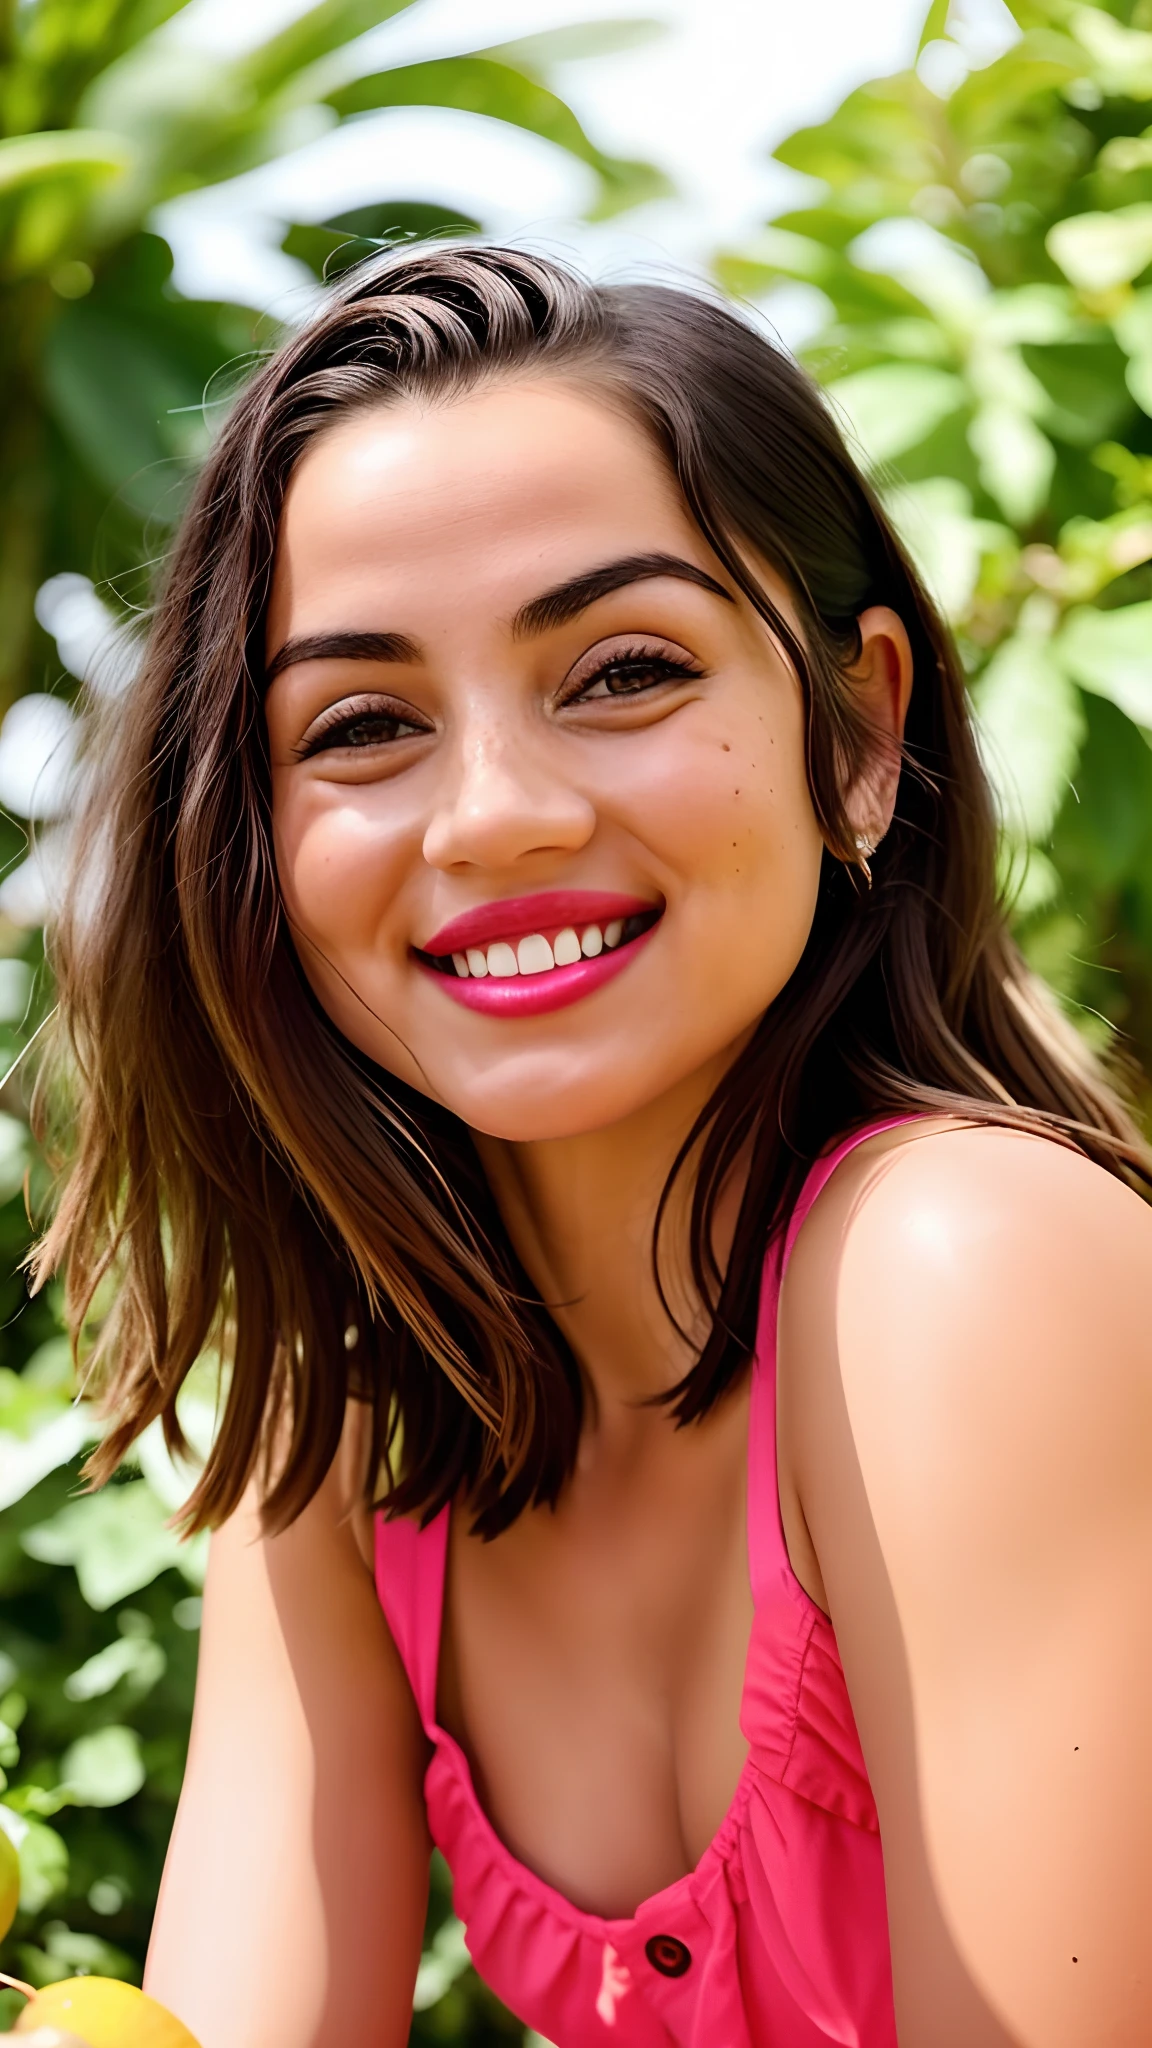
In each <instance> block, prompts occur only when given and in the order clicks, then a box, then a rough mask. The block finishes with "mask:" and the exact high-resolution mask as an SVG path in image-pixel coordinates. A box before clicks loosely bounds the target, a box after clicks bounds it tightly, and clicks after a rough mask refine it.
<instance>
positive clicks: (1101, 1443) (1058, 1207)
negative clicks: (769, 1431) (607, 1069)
mask: <svg viewBox="0 0 1152 2048" xmlns="http://www.w3.org/2000/svg"><path fill="white" fill-rule="evenodd" d="M886 1136H887V1138H888V1142H887V1143H884V1141H883V1140H881V1141H870V1142H869V1143H868V1144H865V1145H863V1146H861V1147H860V1148H859V1150H858V1152H856V1153H854V1154H852V1155H850V1156H849V1158H848V1159H846V1160H845V1161H844V1162H843V1164H842V1166H841V1167H840V1168H839V1169H838V1171H837V1172H836V1174H835V1175H834V1176H833V1178H832V1180H831V1182H830V1183H829V1185H828V1187H827V1188H826V1189H825V1191H824V1192H823V1193H822V1195H821V1196H820V1198H819V1200H818V1202H817V1203H816V1204H815V1206H814V1208H813V1211H812V1214H811V1216H810V1217H809V1219H808V1221H807V1222H806V1224H805V1226H804V1229H803V1230H802V1232H801V1234H800V1238H799V1240H798V1242H797V1246H796V1252H795V1255H794V1262H793V1263H794V1271H790V1273H789V1276H788V1282H787V1283H786V1291H785V1294H786V1298H785V1301H784V1303H783V1305H782V1351H784V1349H785V1348H786V1347H788V1346H789V1345H790V1348H791V1354H792V1356H793V1358H796V1357H798V1356H802V1357H803V1358H804V1360H805V1361H806V1366H805V1373H804V1376H803V1381H804V1383H803V1385H802V1386H801V1387H800V1388H798V1389H797V1390H796V1392H795V1394H794V1398H793V1410H794V1414H795V1419H796V1428H797V1453H798V1459H799V1461H800V1464H799V1467H798V1478H799V1479H800V1481H801V1490H802V1492H803V1491H806V1490H807V1489H806V1488H805V1486H804V1477H803V1467H804V1466H807V1469H808V1474H809V1477H810V1480H811V1482H812V1483H813V1484H815V1483H816V1480H817V1474H816V1471H815V1469H814V1466H813V1458H814V1456H815V1457H819V1456H820V1452H819V1448H818V1447H819V1446H821V1445H823V1446H826V1445H827V1444H828V1443H829V1441H831V1437H830V1434H829V1424H830V1420H831V1411H832V1409H836V1410H837V1411H838V1412H839V1413H840V1414H841V1415H842V1416H843V1418H844V1420H845V1421H846V1422H847V1423H848V1425H849V1428H850V1432H851V1438H852V1442H853V1452H854V1457H855V1458H858V1459H859V1461H860V1466H861V1469H862V1470H863V1472H864V1475H865V1479H866V1484H867V1488H868V1492H869V1496H870V1498H871V1499H872V1502H873V1506H874V1507H875V1506H878V1505H880V1504H881V1503H882V1502H888V1504H889V1505H890V1506H891V1507H892V1509H893V1511H894V1512H896V1511H897V1510H900V1509H902V1510H903V1512H906V1513H907V1514H908V1515H909V1516H915V1517H916V1518H918V1519H919V1518H921V1517H923V1518H925V1519H924V1520H922V1521H921V1527H922V1529H924V1528H930V1527H932V1526H940V1527H941V1529H942V1538H943V1540H947V1535H948V1528H949V1524H950V1523H951V1526H952V1533H953V1534H955V1533H956V1524H955V1521H954V1519H953V1512H952V1511H954V1514H955V1515H959V1516H961V1518H962V1519H966V1516H967V1513H968V1508H969V1506H970V1498H971V1491H972V1488H973V1487H974V1486H975V1487H976V1488H977V1489H978V1490H979V1491H980V1492H981V1493H982V1494H984V1495H986V1497H987V1499H988V1500H989V1501H990V1502H992V1503H993V1504H994V1511H993V1521H995V1519H996V1514H997V1512H999V1513H1003V1514H1004V1515H1007V1516H1009V1517H1010V1516H1011V1514H1012V1513H1013V1512H1014V1506H1015V1508H1018V1507H1019V1505H1020V1503H1021V1500H1022V1499H1023V1498H1024V1497H1025V1496H1027V1497H1028V1498H1029V1500H1030V1501H1031V1502H1032V1504H1033V1507H1034V1508H1035V1511H1036V1513H1037V1514H1038V1515H1039V1516H1040V1518H1041V1519H1042V1520H1043V1519H1046V1518H1047V1517H1046V1504H1047V1509H1048V1510H1050V1511H1051V1512H1055V1511H1056V1507H1057V1503H1062V1505H1061V1506H1060V1513H1061V1515H1062V1516H1063V1517H1064V1518H1065V1521H1067V1520H1068V1517H1069V1507H1068V1496H1067V1492H1066V1489H1067V1488H1068V1487H1069V1486H1073V1487H1074V1489H1075V1496H1076V1498H1077V1499H1078V1500H1079V1501H1080V1502H1081V1503H1083V1505H1084V1507H1085V1510H1086V1511H1089V1510H1090V1506H1091V1500H1092V1495H1093V1489H1094V1484H1095V1482H1096V1481H1097V1480H1099V1482H1100V1484H1102V1485H1103V1484H1108V1485H1110V1486H1114V1485H1116V1484H1123V1482H1124V1480H1125V1478H1126V1477H1127V1478H1128V1479H1130V1481H1131V1483H1132V1484H1133V1485H1134V1486H1135V1485H1137V1484H1139V1485H1140V1486H1143V1485H1144V1477H1143V1474H1142V1473H1140V1475H1139V1478H1138V1472H1137V1466H1136V1464H1133V1469H1132V1471H1131V1473H1128V1472H1127V1463H1128V1460H1129V1457H1130V1455H1131V1453H1132V1452H1134V1450H1135V1447H1136V1445H1137V1444H1138V1443H1141V1444H1142V1443H1145V1442H1146V1441H1147V1431H1148V1428H1149V1425H1150V1424H1152V1319H1150V1318H1149V1316H1148V1289H1149V1280H1150V1278H1152V1208H1149V1206H1148V1204H1147V1203H1145V1202H1144V1201H1143V1200H1142V1199H1141V1197H1140V1196H1139V1195H1138V1194H1136V1193H1135V1192H1134V1191H1133V1190H1132V1189H1131V1188H1129V1187H1127V1186H1126V1185H1125V1184H1124V1183H1123V1182H1122V1181H1120V1180H1118V1179H1117V1178H1116V1177H1115V1176H1114V1175H1112V1174H1110V1173H1108V1172H1106V1171H1105V1170H1104V1169H1103V1168H1101V1167H1098V1166H1096V1165H1095V1164H1094V1163H1093V1162H1092V1161H1090V1160H1088V1159H1087V1158H1086V1157H1085V1156H1084V1155H1083V1154H1082V1153H1080V1152H1078V1151H1075V1150H1073V1149H1071V1148H1070V1147H1068V1146H1065V1145H1063V1144H1059V1143H1056V1142H1053V1141H1050V1140H1047V1139H1044V1138H1040V1137H1033V1136H1031V1135H1029V1134H1027V1133H1021V1132H1017V1131H1012V1130H1008V1129H1004V1128H1001V1127H988V1126H985V1127H964V1126H954V1127H952V1128H936V1129H935V1130H931V1131H926V1132H925V1133H924V1134H923V1135H919V1136H915V1135H912V1134H911V1133H907V1132H900V1133H899V1134H886ZM897 1136H898V1142H893V1139H894V1138H896V1137H897ZM809 1366H810V1370H809V1369H808V1368H809ZM805 1446H807V1453H806V1449H805ZM1139 1462H1140V1464H1141V1465H1142V1463H1143V1453H1142V1452H1141V1457H1140V1461H1139ZM966 1503H967V1505H966Z"/></svg>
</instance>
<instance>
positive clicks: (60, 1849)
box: [16, 1815, 68, 1913]
mask: <svg viewBox="0 0 1152 2048" xmlns="http://www.w3.org/2000/svg"><path fill="white" fill-rule="evenodd" d="M19 1820H20V1824H21V1828H22V1832H21V1834H20V1837H19V1840H18V1841H17V1843H16V1849H17V1853H18V1855H19V1857H20V1910H21V1912H23V1913H41V1912H43V1910H44V1907H45V1906H46V1905H47V1904H48V1901H49V1900H50V1899H53V1898H55V1897H56V1895H57V1893H58V1892H62V1891H63V1890H64V1888H65V1886H66V1885H67V1883H68V1850H67V1847H66V1846H65V1844H64V1843H63V1842H62V1841H61V1839H60V1836H59V1835H58V1834H57V1833H56V1830H55V1828H50V1827H49V1826H48V1825H47V1823H46V1822H45V1821H42V1820H36V1819H34V1818H33V1817H32V1816H31V1815H29V1816H27V1817H25V1816H24V1815H20V1816H19Z"/></svg>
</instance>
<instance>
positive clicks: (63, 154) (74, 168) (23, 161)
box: [0, 128, 132, 192]
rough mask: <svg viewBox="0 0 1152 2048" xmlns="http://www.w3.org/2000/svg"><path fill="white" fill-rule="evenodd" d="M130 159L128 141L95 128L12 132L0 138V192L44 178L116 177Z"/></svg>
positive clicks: (130, 150) (12, 190) (98, 178)
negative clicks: (34, 132)
mask: <svg viewBox="0 0 1152 2048" xmlns="http://www.w3.org/2000/svg"><path fill="white" fill-rule="evenodd" d="M131 161H132V148H131V144H130V143H129V142H128V141H127V140H126V139H125V137H124V136H123V135H115V134H111V133H101V131H100V130H99V129H95V128H72V129H51V130H49V131H48V132H47V133H44V134H38V135H11V136H7V137H6V138H5V139H4V140H3V141H0V192H14V191H16V190H17V189H18V188H19V187H20V186H22V185H32V184H39V183H40V182H41V181H42V180H43V179H46V178H56V177H76V178H83V179H87V180H89V181H91V182H93V183H96V182H98V181H100V180H101V179H104V178H111V177H115V176H116V175H117V174H118V173H119V172H121V171H124V170H126V169H127V167H128V165H129V164H130V163H131Z"/></svg>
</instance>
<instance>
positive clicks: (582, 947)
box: [413, 889, 663, 1017]
mask: <svg viewBox="0 0 1152 2048" xmlns="http://www.w3.org/2000/svg"><path fill="white" fill-rule="evenodd" d="M662 913H663V905H662V904H660V903H652V902H645V901H644V900H643V899H642V898H640V897H636V896H623V895H619V894H617V893H615V892H612V891H607V890H591V889H556V890H549V891H546V892H542V893H541V894H539V895H535V896H509V897H504V898H501V899H498V900H497V901H495V902H493V903H484V904H480V905H478V906H477V907H476V909H474V910H467V911H464V912H463V913H462V914H461V915H460V916H459V917H454V918H451V919H450V920H449V922H448V923H447V924H446V925H442V926H441V928H440V929H439V931H437V932H435V933H434V934H433V936H432V937H431V938H430V939H429V940H428V941H427V942H426V943H425V944H424V945H423V946H420V947H415V948H414V949H413V951H414V954H415V957H416V959H417V960H418V961H419V962H420V965H421V966H422V967H423V968H424V969H425V971H426V972H427V973H429V974H434V975H435V976H436V978H437V980H439V981H440V982H441V983H442V985H443V988H444V992H445V994H447V995H451V996H453V997H454V998H455V1000H456V1001H457V1002H458V1003H461V1004H463V1006H464V1007H465V1008H466V1009H470V1010H479V1011H482V1012H484V1013H486V1014H487V1015H489V1016H498V1017H533V1016H540V1015H542V1014H544V1013H545V1012H547V1011H549V1010H557V1009H561V1008H564V1007H566V1006H567V1005H568V1004H569V1003H574V1002H578V1001H579V1000H580V998H581V997H582V996H585V995H590V994H591V993H592V991H593V990H594V989H597V988H601V987H602V986H603V985H604V983H605V982H607V981H610V980H612V979H613V978H614V977H615V976H616V975H617V974H619V973H620V972H621V971H622V970H623V969H624V968H625V967H626V966H627V965H628V964H629V962H630V961H631V960H633V959H635V957H636V955H637V952H638V951H639V949H640V947H641V946H642V945H643V944H644V943H645V942H646V940H647V939H648V938H649V936H650V934H651V932H652V930H653V929H654V927H655V926H656V924H658V923H659V920H660V917H661V915H662Z"/></svg>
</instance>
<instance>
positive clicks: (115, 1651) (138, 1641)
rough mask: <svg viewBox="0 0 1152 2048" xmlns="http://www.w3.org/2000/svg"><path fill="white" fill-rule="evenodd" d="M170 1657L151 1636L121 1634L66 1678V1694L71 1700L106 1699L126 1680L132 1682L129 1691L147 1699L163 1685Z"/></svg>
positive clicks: (137, 1696)
mask: <svg viewBox="0 0 1152 2048" xmlns="http://www.w3.org/2000/svg"><path fill="white" fill-rule="evenodd" d="M167 1662H168V1660H167V1658H166V1657H165V1655H164V1652H163V1650H162V1649H161V1647H160V1645H159V1643H157V1642H154V1641H153V1639H152V1637H151V1636H143V1635H141V1636H135V1635H132V1636H117V1637H116V1640H115V1641H114V1642H111V1643H105V1645H104V1648H103V1649H102V1650H97V1652H96V1654H95V1656H93V1657H89V1658H87V1659H86V1661H85V1662H84V1663H83V1664H81V1666H80V1668H79V1670H78V1671H72V1672H70V1673H69V1675H68V1677H67V1678H66V1679H65V1680H64V1697H65V1699H69V1700H95V1699H101V1698H103V1696H104V1694H105V1693H107V1692H111V1691H112V1690H113V1688H114V1687H115V1686H117V1685H119V1684H120V1683H121V1681H122V1680H125V1679H127V1680H128V1681H129V1690H130V1691H131V1693H132V1694H133V1695H134V1696H135V1697H136V1698H143V1696H144V1694H145V1693H147V1692H151V1690H152V1687H153V1686H154V1685H157V1684H159V1681H160V1680H161V1679H162V1678H163V1676H164V1672H165V1669H166V1667H167Z"/></svg>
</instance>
